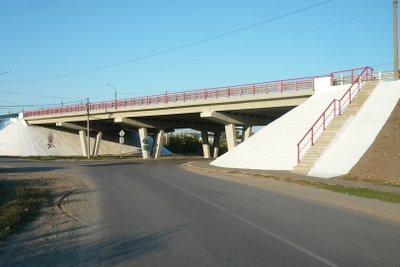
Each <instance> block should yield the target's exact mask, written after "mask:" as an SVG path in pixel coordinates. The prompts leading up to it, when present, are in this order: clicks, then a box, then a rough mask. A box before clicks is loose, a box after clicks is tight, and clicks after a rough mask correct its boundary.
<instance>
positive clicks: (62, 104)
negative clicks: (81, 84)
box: [52, 96, 64, 107]
mask: <svg viewBox="0 0 400 267" xmlns="http://www.w3.org/2000/svg"><path fill="white" fill-rule="evenodd" d="M52 97H53V98H58V99H60V102H61V106H62V107H63V106H64V102H63V99H62V97H59V96H52Z"/></svg>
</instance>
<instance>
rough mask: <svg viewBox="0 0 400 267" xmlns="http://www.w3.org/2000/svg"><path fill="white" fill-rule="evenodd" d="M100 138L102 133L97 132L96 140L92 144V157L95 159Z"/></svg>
mask: <svg viewBox="0 0 400 267" xmlns="http://www.w3.org/2000/svg"><path fill="white" fill-rule="evenodd" d="M102 137H103V132H98V133H97V135H96V140H95V142H94V148H93V157H97V156H98V155H99V150H100V143H101V138H102Z"/></svg>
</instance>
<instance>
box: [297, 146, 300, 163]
mask: <svg viewBox="0 0 400 267" xmlns="http://www.w3.org/2000/svg"><path fill="white" fill-rule="evenodd" d="M297 163H300V143H299V144H297Z"/></svg>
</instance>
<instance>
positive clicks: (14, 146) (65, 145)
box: [0, 118, 139, 156]
mask: <svg viewBox="0 0 400 267" xmlns="http://www.w3.org/2000/svg"><path fill="white" fill-rule="evenodd" d="M49 133H52V134H53V136H54V144H55V147H52V148H50V149H48V147H47V136H48V135H49ZM93 144H94V138H91V149H93ZM120 152H121V147H120V145H119V144H118V143H114V142H110V141H105V140H102V143H101V145H100V152H99V154H100V155H104V154H119V153H120ZM122 153H139V150H138V148H137V147H134V146H128V145H122ZM0 155H2V156H47V155H54V156H75V155H78V156H81V155H82V150H81V144H80V140H79V135H78V133H77V134H72V133H68V132H63V131H59V130H53V129H48V128H44V127H39V126H28V125H27V124H26V123H25V121H24V120H22V119H20V118H12V119H4V120H0Z"/></svg>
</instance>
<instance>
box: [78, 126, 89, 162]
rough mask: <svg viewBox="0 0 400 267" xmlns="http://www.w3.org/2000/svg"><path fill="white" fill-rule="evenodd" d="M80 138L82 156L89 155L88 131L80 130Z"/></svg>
mask: <svg viewBox="0 0 400 267" xmlns="http://www.w3.org/2000/svg"><path fill="white" fill-rule="evenodd" d="M79 139H80V140H81V148H82V156H84V157H87V155H88V143H87V138H86V131H84V130H80V131H79Z"/></svg>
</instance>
